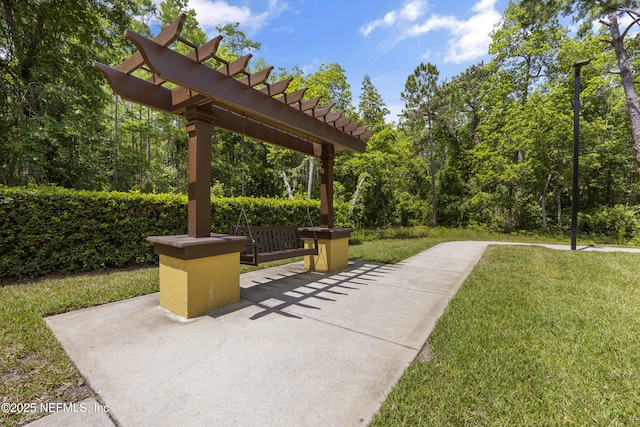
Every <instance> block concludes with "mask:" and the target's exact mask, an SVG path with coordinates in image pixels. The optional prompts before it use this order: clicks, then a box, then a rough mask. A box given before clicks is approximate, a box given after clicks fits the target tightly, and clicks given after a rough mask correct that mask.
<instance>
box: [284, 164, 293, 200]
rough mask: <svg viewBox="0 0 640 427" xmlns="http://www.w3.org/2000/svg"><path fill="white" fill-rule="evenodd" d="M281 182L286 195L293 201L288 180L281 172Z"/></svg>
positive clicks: (285, 174)
mask: <svg viewBox="0 0 640 427" xmlns="http://www.w3.org/2000/svg"><path fill="white" fill-rule="evenodd" d="M282 180H283V181H284V186H285V187H286V189H287V194H288V195H289V198H290V199H293V192H292V191H291V184H289V180H288V179H287V173H286V172H285V171H282Z"/></svg>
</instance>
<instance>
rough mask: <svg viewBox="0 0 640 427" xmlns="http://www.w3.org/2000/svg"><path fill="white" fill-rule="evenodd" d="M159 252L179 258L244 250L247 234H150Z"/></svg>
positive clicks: (154, 246) (148, 238) (192, 257)
mask: <svg viewBox="0 0 640 427" xmlns="http://www.w3.org/2000/svg"><path fill="white" fill-rule="evenodd" d="M147 240H148V241H149V242H151V243H153V250H154V252H155V253H157V254H161V255H167V256H170V257H173V258H178V259H184V260H187V259H196V258H204V257H209V256H215V255H223V254H228V253H232V252H242V251H243V250H244V245H245V243H246V242H247V238H246V237H245V236H231V235H228V234H214V233H212V234H211V235H210V236H209V237H197V238H196V237H189V236H188V235H186V234H182V235H177V236H149V237H147Z"/></svg>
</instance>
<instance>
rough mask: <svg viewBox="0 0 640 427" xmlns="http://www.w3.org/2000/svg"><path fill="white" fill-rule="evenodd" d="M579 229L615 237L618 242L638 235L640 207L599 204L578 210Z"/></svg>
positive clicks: (639, 231) (639, 234)
mask: <svg viewBox="0 0 640 427" xmlns="http://www.w3.org/2000/svg"><path fill="white" fill-rule="evenodd" d="M578 226H579V228H580V230H581V231H583V232H586V233H593V234H603V235H607V236H611V237H614V236H615V237H617V238H618V240H619V241H620V243H623V242H624V241H625V240H626V239H633V238H634V237H636V236H640V207H638V206H624V205H615V206H613V207H609V206H600V207H598V208H595V209H591V210H588V211H585V212H578Z"/></svg>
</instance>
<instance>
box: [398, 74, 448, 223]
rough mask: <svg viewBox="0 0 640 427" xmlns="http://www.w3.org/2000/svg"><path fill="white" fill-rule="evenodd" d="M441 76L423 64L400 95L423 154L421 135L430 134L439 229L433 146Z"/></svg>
mask: <svg viewBox="0 0 640 427" xmlns="http://www.w3.org/2000/svg"><path fill="white" fill-rule="evenodd" d="M439 76H440V72H439V71H438V68H437V67H436V66H435V65H433V64H431V63H429V64H426V65H425V64H424V63H420V65H418V66H417V67H416V69H415V70H414V71H413V74H410V75H409V77H407V81H406V83H405V86H404V91H403V92H402V94H401V95H400V96H401V98H402V99H403V100H404V101H405V108H404V109H403V113H402V115H403V118H404V119H406V120H407V121H408V122H409V126H410V127H412V128H413V129H417V130H418V132H419V135H420V137H419V140H418V141H419V143H418V147H419V149H418V152H419V153H424V150H423V148H422V146H423V143H422V141H423V140H424V138H423V137H422V132H423V129H424V127H425V126H426V128H427V131H428V141H429V155H430V160H431V208H432V211H433V221H432V225H433V226H434V227H436V226H437V225H438V217H437V203H436V171H435V157H434V146H433V123H434V119H435V116H436V111H437V108H438V103H437V102H436V99H435V93H436V88H437V86H438V77H439Z"/></svg>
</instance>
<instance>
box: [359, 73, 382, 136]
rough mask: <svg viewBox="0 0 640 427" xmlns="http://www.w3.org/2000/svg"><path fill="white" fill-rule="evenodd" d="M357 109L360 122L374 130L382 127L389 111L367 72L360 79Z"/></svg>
mask: <svg viewBox="0 0 640 427" xmlns="http://www.w3.org/2000/svg"><path fill="white" fill-rule="evenodd" d="M358 110H360V119H361V120H362V123H363V124H364V125H366V126H368V127H369V129H373V130H375V131H378V130H380V129H381V128H382V127H384V125H385V116H386V115H387V114H389V113H390V111H389V109H388V108H387V106H386V105H385V103H384V101H383V100H382V96H380V93H379V92H378V90H377V89H376V87H375V86H374V85H373V83H372V82H371V77H369V75H368V74H365V76H364V78H363V79H362V90H361V92H360V102H359V103H358Z"/></svg>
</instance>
